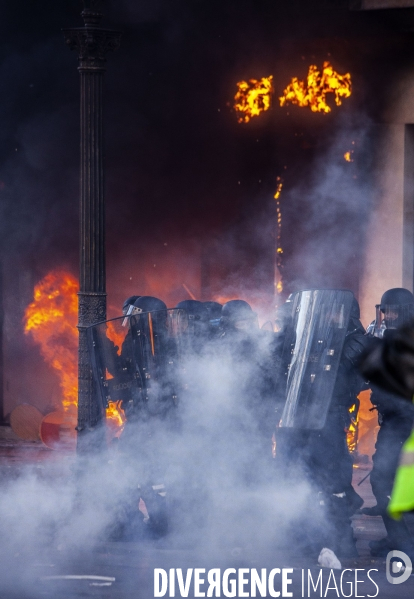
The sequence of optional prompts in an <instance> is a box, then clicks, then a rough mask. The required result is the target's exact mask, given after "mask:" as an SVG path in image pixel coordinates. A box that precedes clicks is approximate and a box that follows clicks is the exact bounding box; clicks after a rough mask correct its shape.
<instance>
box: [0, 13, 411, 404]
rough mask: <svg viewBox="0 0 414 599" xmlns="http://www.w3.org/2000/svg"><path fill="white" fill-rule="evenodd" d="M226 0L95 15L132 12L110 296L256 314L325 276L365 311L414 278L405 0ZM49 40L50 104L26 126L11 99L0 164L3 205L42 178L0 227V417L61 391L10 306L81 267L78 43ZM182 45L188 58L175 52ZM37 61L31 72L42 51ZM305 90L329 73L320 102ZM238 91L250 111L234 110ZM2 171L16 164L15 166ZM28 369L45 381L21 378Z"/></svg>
mask: <svg viewBox="0 0 414 599" xmlns="http://www.w3.org/2000/svg"><path fill="white" fill-rule="evenodd" d="M144 4H145V3H144ZM361 7H362V8H364V7H363V6H362V5H361ZM187 8H188V7H187ZM188 10H190V9H189V8H188ZM228 10H230V8H229V7H227V8H223V11H224V12H223V13H222V14H223V17H224V15H227V17H226V18H223V20H222V22H221V24H220V25H219V24H218V20H217V13H216V11H215V10H214V9H213V7H211V8H209V9H208V10H207V9H206V11H207V12H206V13H205V14H204V13H203V19H204V21H203V22H204V24H203V25H202V26H201V21H200V19H201V12H200V13H199V12H198V11H197V9H196V8H192V9H191V10H190V13H191V15H192V18H193V19H194V20H195V22H197V23H198V24H199V25H200V26H199V27H198V30H199V31H200V35H201V38H200V40H196V39H194V37H193V36H192V33H191V28H189V27H188V24H186V23H185V20H182V19H181V17H180V16H179V15H178V14H176V13H174V10H173V9H172V8H167V7H164V8H162V3H160V4H159V6H158V8H152V9H149V8H148V9H144V8H142V9H135V8H133V6H132V4H131V3H128V2H126V1H125V2H123V3H121V5H120V6H119V7H118V8H117V10H115V8H113V9H111V8H110V7H109V10H108V14H107V19H108V22H111V23H114V26H115V27H118V26H119V28H124V27H125V31H126V39H128V40H129V41H128V43H129V44H130V45H129V46H128V52H127V51H126V50H125V51H124V54H121V58H119V54H118V55H116V56H114V57H113V59H112V60H113V64H114V66H113V69H111V70H110V72H109V73H108V75H107V83H106V93H107V113H106V123H107V126H108V133H107V140H106V148H107V149H106V153H107V190H108V193H107V197H108V201H107V256H108V264H107V274H108V306H109V311H110V313H111V315H115V314H117V313H119V311H120V307H121V305H122V302H123V300H124V299H125V297H127V296H128V295H131V294H133V293H138V294H149V295H155V296H158V297H161V298H162V299H164V300H165V301H166V302H167V304H168V305H169V306H173V305H175V304H176V303H177V302H178V301H180V300H182V299H187V298H188V299H189V298H191V297H193V298H197V299H198V298H201V299H206V300H207V299H218V300H225V299H231V298H235V297H243V298H245V299H247V300H249V301H251V302H252V303H253V305H254V306H255V308H256V309H257V310H259V312H260V313H262V314H263V318H264V317H265V315H268V314H270V313H271V310H272V308H273V306H274V304H275V298H276V300H277V301H278V302H282V301H283V300H284V298H285V297H286V296H287V294H288V293H290V292H291V291H293V290H295V289H298V288H300V287H302V288H303V287H317V286H319V287H320V286H329V287H343V288H350V289H352V290H353V291H354V293H355V294H356V295H357V297H359V299H360V301H361V303H362V308H363V320H364V323H365V324H368V321H369V320H370V319H371V314H372V310H373V305H374V304H375V303H376V301H377V298H378V296H379V295H380V293H381V291H382V290H383V289H385V288H388V287H392V286H400V285H402V286H405V287H407V288H409V289H411V288H412V278H413V259H412V253H413V252H412V246H413V233H412V226H413V225H412V195H413V194H412V185H411V178H410V173H411V170H412V169H411V166H410V165H411V160H412V157H411V154H412V152H411V128H410V122H411V121H412V117H411V116H410V115H411V112H410V111H411V107H410V100H409V98H410V93H409V90H410V85H411V83H410V82H411V80H412V68H413V67H412V65H411V62H410V61H411V59H410V57H409V52H408V51H407V50H408V48H409V46H410V43H411V34H410V33H406V32H405V31H404V27H403V23H404V22H406V21H407V14H408V15H409V14H411V13H410V9H404V8H401V9H398V8H395V9H393V10H391V9H390V10H389V11H387V10H385V11H383V10H380V11H373V12H371V11H370V12H367V11H358V10H350V6H349V3H348V2H339V3H335V6H334V5H333V4H332V3H329V2H314V3H309V2H308V3H304V2H299V1H297V2H294V3H292V6H291V7H290V8H289V9H288V8H286V7H285V8H283V9H282V8H280V7H277V6H276V5H275V4H272V5H271V6H270V5H268V6H267V5H266V7H265V6H263V7H261V8H260V9H259V8H258V7H257V6H256V5H253V3H251V2H247V1H246V2H242V4H241V6H240V11H239V12H238V14H237V16H236V17H234V15H233V17H232V18H230V15H229V13H228V12H227V11H228ZM407 11H408V12H407ZM404 15H405V16H404ZM69 16H70V15H69ZM64 17H65V15H62V14H61V13H59V14H56V15H55V16H54V18H55V19H56V22H53V21H52V20H51V28H53V27H55V29H56V31H57V22H58V21H59V22H60V19H61V21H62V23H63V24H65V22H67V18H66V19H65V18H64ZM253 17H254V18H253ZM77 18H78V17H77V15H76V14H75V13H74V14H73V23H74V24H77V22H76V21H75V19H77ZM211 24H215V25H214V27H215V30H216V29H217V35H216V36H215V37H214V39H213V38H212V37H211V35H210V33H209V31H210V28H209V26H210V25H211ZM265 24H266V25H265ZM137 28H139V29H140V31H141V30H142V31H141V33H142V36H141V38H140V40H138V36H136V35H135V32H136V30H137ZM53 31H55V30H53ZM174 31H176V32H177V33H176V35H175V34H174ZM237 32H243V35H241V37H239V34H238V33H237ZM51 35H52V34H51ZM174 36H175V37H174ZM201 40H203V42H205V43H204V44H203V43H201ZM246 40H249V43H247V42H246ZM384 40H386V45H384ZM42 43H43V46H42V48H43V50H39V55H38V56H39V58H38V60H40V56H41V52H42V51H43V52H46V51H47V50H46V49H47V48H51V47H53V48H55V47H56V46H55V40H54V39H53V40H52V38H51V39H50V40H46V41H44V42H42ZM142 47H144V48H146V49H148V52H147V51H145V52H144V55H145V58H142V59H141V58H140V60H139V61H138V62H137V60H136V57H137V56H141V54H140V52H141V49H142ZM55 51H56V52H57V53H58V54H57V56H58V57H59V58H58V59H57V63H59V64H56V68H55V70H54V71H53V78H54V82H55V83H57V84H58V85H57V89H58V93H57V97H56V104H55V105H54V106H53V107H52V106H51V107H50V109H48V110H45V108H44V100H43V99H42V94H39V96H35V97H34V99H32V100H31V103H30V108H29V103H28V104H27V106H28V107H27V108H26V109H25V110H26V113H25V114H26V116H25V118H24V119H23V124H22V122H21V119H20V120H19V115H18V114H17V113H16V114H15V115H14V119H15V121H14V122H15V129H14V130H13V131H11V132H10V136H11V137H10V138H11V139H13V136H15V137H16V138H17V140H18V141H17V142H16V143H17V146H18V147H17V149H18V151H17V152H16V151H15V150H14V149H13V152H14V154H12V153H10V155H8V156H7V157H6V158H5V160H4V166H3V174H2V181H3V179H4V188H2V189H1V190H0V192H1V193H3V194H5V195H6V205H8V206H10V207H11V208H10V210H9V213H8V214H6V222H9V223H10V224H11V223H12V222H14V221H13V218H15V214H14V212H13V209H12V208H13V206H14V204H15V203H16V202H17V203H18V202H20V204H18V205H19V207H20V208H21V209H22V210H23V212H22V213H23V214H27V215H28V218H29V215H32V210H33V208H32V207H33V198H34V197H36V194H38V195H42V196H43V200H42V202H41V203H40V204H39V209H38V210H37V211H36V212H37V214H36V217H37V218H36V222H35V223H34V224H30V225H28V226H27V227H25V226H24V222H23V223H22V226H21V227H19V226H18V227H17V229H19V232H11V231H7V232H6V233H7V235H6V236H5V239H6V240H7V242H6V244H5V256H7V257H9V259H8V260H5V261H4V263H3V269H4V286H3V290H4V309H5V325H4V353H5V358H4V359H5V364H4V366H5V368H4V372H5V377H4V414H5V415H7V414H8V413H10V411H11V410H12V409H13V407H14V406H15V405H16V404H18V403H21V402H29V403H30V402H34V403H35V404H36V405H38V406H43V407H45V408H46V406H47V405H48V404H50V403H52V404H54V405H55V404H60V401H61V398H60V386H59V381H58V380H57V379H56V377H55V374H54V372H53V371H51V370H50V369H49V368H48V367H47V366H45V365H44V364H43V358H42V355H41V354H39V350H38V349H37V346H36V345H33V344H31V342H30V337H29V336H26V335H24V332H23V328H24V324H23V316H24V312H25V310H26V309H27V306H29V305H30V304H31V302H32V301H33V290H34V288H35V285H36V284H37V283H39V281H41V280H43V279H44V277H46V276H48V273H51V272H53V271H55V270H56V269H58V270H59V269H66V270H67V271H68V272H70V273H71V275H72V276H73V277H74V279H76V280H78V267H77V244H76V242H74V240H75V239H76V237H77V213H76V210H77V208H76V206H77V190H76V185H77V183H76V180H77V149H76V144H77V137H76V127H77V121H78V110H77V108H78V97H77V80H76V72H73V70H72V71H69V69H73V56H71V55H70V54H69V53H68V54H69V56H66V57H64V56H63V53H64V51H65V48H64V47H63V48H62V50H57V49H56V50H55ZM60 52H61V53H60ZM167 54H168V55H169V58H168V60H167V59H166V55H167ZM189 54H193V55H194V56H195V57H197V60H195V63H194V64H192V63H191V64H190V65H189V66H188V67H187V68H186V69H184V68H182V64H183V60H184V59H183V57H184V56H187V55H189ZM212 57H213V59H212ZM212 60H213V65H212V63H211V61H212ZM196 63H197V64H196ZM62 65H64V69H63V68H62ZM379 65H381V66H379ZM396 65H398V68H397V67H396ZM212 66H214V68H212ZM173 67H174V68H173ZM177 67H179V68H177ZM33 72H34V81H35V83H34V84H33V85H34V87H33V88H30V87H29V89H30V90H33V89H35V90H36V89H37V83H36V81H37V80H36V76H38V74H37V73H38V71H36V65H35V66H34V68H33ZM69 72H70V73H72V75H70V74H68V73H69ZM126 72H128V77H127V76H126ZM131 73H132V74H133V75H131ZM177 73H179V75H177ZM131 77H132V79H133V81H134V84H132V86H131V85H130V83H129V82H130V80H131ZM384 81H387V85H384V84H383V82H384ZM67 82H68V83H67ZM138 82H140V83H139V85H138ZM243 82H244V87H245V88H246V89H245V91H249V90H250V92H251V95H250V96H248V99H246V100H245V101H244V100H243V99H242V98H241V97H242V91H243V90H242V88H243V85H241V84H242V83H243ZM29 85H31V83H29ZM328 85H330V88H329V89H330V91H329V92H327V87H326V86H328ZM240 86H241V87H240ZM318 86H319V87H318ZM317 88H318V89H322V90H325V92H324V94H322V96H323V107H324V108H323V109H321V110H320V111H318V110H313V106H322V104H321V102H322V100H321V97H322V96H321V94H318V93H316V91H315V90H316V89H317ZM67 89H70V93H69V95H67V93H66V90H67ZM123 90H125V91H123ZM166 90H169V91H168V93H166ZM172 90H174V92H173V91H172ZM400 90H402V91H401V92H400ZM237 94H239V98H238V100H239V101H240V102H241V103H240V104H239V105H237V106H236V107H235V103H237V101H238V100H235V99H234V97H235V95H237ZM252 98H253V99H252ZM318 102H319V104H318ZM301 103H302V104H304V105H303V106H301V105H300V104H301ZM249 105H251V106H253V108H254V107H256V108H254V109H255V110H256V112H257V114H256V115H255V116H249V117H248V118H247V117H246V115H247V114H248V111H247V109H248V107H249ZM240 106H241V108H240ZM13 114H14V113H13ZM253 114H255V113H254V112H253ZM207 115H208V118H207ZM62 124H63V126H62ZM72 129H73V130H74V133H72ZM57 130H60V131H61V133H60V136H62V135H65V136H66V139H67V140H68V143H67V144H66V146H67V147H66V148H64V149H62V147H61V144H59V143H58V140H57V136H56V131H57ZM54 144H55V145H54ZM55 147H56V148H58V151H56V152H55V151H54V148H55ZM348 154H349V160H348V159H347V158H346V157H345V156H346V155H348ZM56 157H58V159H57V158H56ZM53 160H55V161H53ZM61 169H63V171H62V170H61ZM58 171H60V172H61V173H62V172H63V173H64V174H63V175H62V174H59V175H57V174H55V173H57V172H58ZM11 172H12V173H16V172H17V173H21V174H22V177H20V178H19V179H18V180H19V182H18V183H17V184H16V177H14V178H13V177H11V175H10V173H11ZM45 173H48V175H47V177H46V176H45ZM62 179H64V180H66V181H67V183H66V184H65V185H63V184H62ZM282 181H283V190H282V189H281V188H280V185H281V182H282ZM275 182H276V183H275ZM35 190H38V191H35ZM16 198H17V200H16ZM275 203H276V205H277V207H276V210H275ZM54 214H56V215H58V216H57V217H56V218H54V217H53V215H54ZM61 214H63V215H64V217H62V216H60V215H61ZM7 218H8V219H9V221H7ZM10 228H12V227H9V229H10ZM22 239H24V240H25V243H24V244H22ZM34 256H36V260H34V258H33V257H34ZM282 256H283V259H282V258H281V257H282ZM16 271H18V274H17V275H16ZM275 272H276V275H275ZM281 272H282V273H283V277H282V279H283V284H282V280H281V279H280V273H281ZM275 285H276V293H275ZM22 361H23V363H24V364H27V367H25V368H24V369H23V370H24V374H23V375H22V376H18V374H17V373H18V372H19V371H20V370H21V366H20V364H21V363H22ZM39 368H40V370H43V371H44V376H43V377H42V380H43V383H42V385H43V388H42V389H40V388H39V387H38V385H33V383H31V382H30V381H32V380H35V378H36V373H37V372H39ZM27 389H31V390H30V392H28V391H27Z"/></svg>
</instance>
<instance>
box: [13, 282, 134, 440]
mask: <svg viewBox="0 0 414 599" xmlns="http://www.w3.org/2000/svg"><path fill="white" fill-rule="evenodd" d="M78 291H79V283H78V281H77V280H76V279H75V277H74V276H73V275H72V274H71V273H69V272H66V271H64V270H53V271H51V272H50V273H48V274H47V275H46V276H45V277H44V278H43V279H42V280H41V281H39V283H37V285H35V288H34V298H33V302H32V303H31V304H29V305H28V306H27V308H26V311H25V314H24V319H23V321H24V332H25V334H27V335H28V334H29V333H30V335H31V336H32V338H33V340H34V341H35V343H37V344H38V345H39V346H40V352H41V354H42V356H43V358H44V360H45V362H46V363H47V364H49V365H50V366H51V367H52V368H53V369H54V370H55V372H56V374H57V375H58V377H59V382H60V387H61V389H62V406H63V409H64V410H65V412H67V411H74V412H75V411H76V410H77V405H78V368H77V364H78V330H77V327H76V325H77V320H78V300H77V293H78ZM111 331H112V332H113V334H115V329H114V328H113V327H112V328H111V326H110V325H109V327H108V337H110V338H111V339H112V337H111ZM113 340H114V342H115V339H113ZM116 341H117V342H118V343H120V345H122V341H123V339H122V340H121V339H117V340H116ZM106 417H107V420H109V422H110V423H114V425H113V426H112V428H115V427H117V428H120V427H122V428H123V425H124V423H125V414H124V412H123V410H122V408H121V406H120V405H119V402H114V403H112V404H111V403H110V404H109V406H108V408H107V411H106ZM121 432H122V430H121ZM119 434H120V433H119Z"/></svg>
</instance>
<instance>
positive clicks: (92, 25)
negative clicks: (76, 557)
mask: <svg viewBox="0 0 414 599" xmlns="http://www.w3.org/2000/svg"><path fill="white" fill-rule="evenodd" d="M83 4H84V9H83V11H82V18H83V21H84V23H85V25H84V27H79V28H76V29H66V30H64V36H65V40H66V43H67V44H68V46H69V47H70V49H73V50H76V51H77V52H78V54H79V67H78V70H79V74H80V154H81V161H80V290H79V294H78V297H79V299H78V307H79V312H78V329H79V358H78V365H79V370H78V380H79V391H78V451H80V452H85V451H87V450H88V448H89V447H90V446H91V441H92V446H94V445H95V443H94V441H93V439H94V436H90V435H88V432H92V431H94V430H95V429H96V428H99V424H100V423H101V421H102V419H103V417H104V412H103V408H102V406H101V405H100V401H99V400H98V398H97V393H96V389H95V387H94V383H93V378H92V370H91V363H90V358H89V352H88V345H87V335H86V327H87V326H88V325H91V324H94V323H96V322H99V321H102V320H105V318H106V269H105V201H104V176H103V119H102V82H103V75H104V72H105V65H106V58H105V57H106V53H107V52H108V51H110V50H116V49H117V48H118V47H119V43H120V37H121V34H120V33H119V32H117V31H110V30H106V29H102V28H101V27H100V22H101V19H102V14H101V12H100V11H99V6H100V4H101V2H99V0H84V2H83Z"/></svg>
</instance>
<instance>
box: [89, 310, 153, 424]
mask: <svg viewBox="0 0 414 599" xmlns="http://www.w3.org/2000/svg"><path fill="white" fill-rule="evenodd" d="M130 318H131V317H120V318H114V319H111V320H107V321H105V322H101V323H99V324H96V325H93V326H90V327H88V330H87V333H88V345H89V353H90V356H91V363H92V370H93V375H94V379H95V382H96V385H97V387H98V389H99V393H100V398H101V401H102V407H103V409H104V410H105V409H106V408H107V406H108V404H109V402H118V401H121V402H122V408H123V410H124V411H125V413H126V415H127V417H128V414H130V413H131V412H132V411H133V410H134V409H135V408H136V407H137V406H138V405H139V404H141V403H142V402H143V393H144V388H143V382H142V379H141V373H140V371H139V369H137V368H136V360H135V357H134V353H133V352H134V346H133V339H132V334H131V328H130Z"/></svg>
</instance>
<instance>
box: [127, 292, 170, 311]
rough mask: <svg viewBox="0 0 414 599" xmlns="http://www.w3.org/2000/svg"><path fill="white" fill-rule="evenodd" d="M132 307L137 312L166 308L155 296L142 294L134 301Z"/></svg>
mask: <svg viewBox="0 0 414 599" xmlns="http://www.w3.org/2000/svg"><path fill="white" fill-rule="evenodd" d="M134 308H137V310H136V311H137V312H138V313H139V312H155V311H156V310H166V309H167V306H166V304H164V302H163V301H162V300H160V299H158V298H157V297H152V296H150V295H142V296H141V297H139V298H138V299H137V300H135V302H134Z"/></svg>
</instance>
